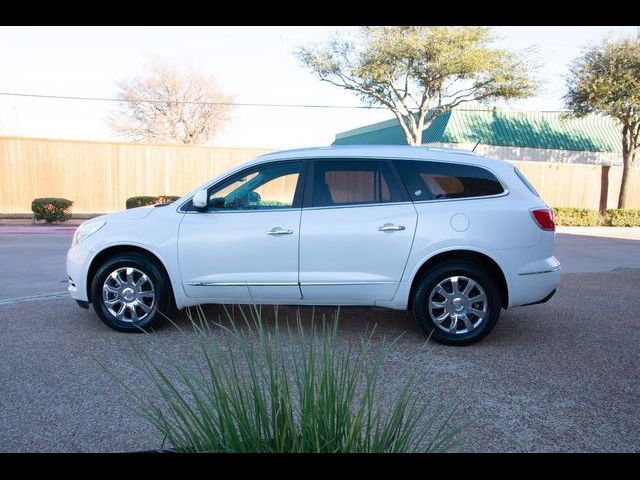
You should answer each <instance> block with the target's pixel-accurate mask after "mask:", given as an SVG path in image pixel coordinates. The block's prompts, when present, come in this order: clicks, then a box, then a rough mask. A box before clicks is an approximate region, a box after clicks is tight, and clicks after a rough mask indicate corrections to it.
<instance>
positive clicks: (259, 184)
mask: <svg viewBox="0 0 640 480" xmlns="http://www.w3.org/2000/svg"><path fill="white" fill-rule="evenodd" d="M301 168H302V166H301V164H300V163H281V164H271V165H266V166H261V167H257V168H256V169H254V170H249V171H246V172H243V173H242V174H241V175H239V176H235V177H233V178H231V179H230V180H227V181H225V182H224V183H223V184H222V185H217V186H215V187H213V188H212V189H211V190H209V210H265V209H277V208H291V207H293V205H294V199H295V195H296V188H297V185H298V179H299V177H300V172H301Z"/></svg>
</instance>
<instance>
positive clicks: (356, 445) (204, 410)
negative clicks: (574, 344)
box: [100, 306, 469, 453]
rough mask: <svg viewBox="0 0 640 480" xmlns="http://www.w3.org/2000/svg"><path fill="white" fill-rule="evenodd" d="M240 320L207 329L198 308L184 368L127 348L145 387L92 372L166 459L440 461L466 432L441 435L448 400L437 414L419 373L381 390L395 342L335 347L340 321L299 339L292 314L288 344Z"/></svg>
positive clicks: (145, 347)
mask: <svg viewBox="0 0 640 480" xmlns="http://www.w3.org/2000/svg"><path fill="white" fill-rule="evenodd" d="M238 308H239V309H240V312H241V313H242V314H243V316H244V319H245V324H244V325H243V328H242V329H240V328H238V327H237V326H236V324H235V323H234V322H233V320H232V321H231V327H230V328H228V327H226V326H225V325H222V324H213V327H212V325H211V324H210V323H208V322H207V320H206V319H204V314H203V313H200V312H202V309H200V308H196V310H197V311H198V312H199V318H198V319H194V317H193V316H190V318H191V321H192V325H193V331H187V330H186V329H180V331H181V332H182V334H183V335H184V337H183V338H184V339H186V341H187V342H188V344H190V343H191V342H193V347H192V348H189V349H188V352H189V353H187V354H186V356H187V357H188V358H184V357H181V358H180V359H178V358H177V357H176V356H174V355H173V354H171V353H170V352H168V351H167V349H166V347H162V346H156V347H154V348H151V347H152V345H153V344H154V343H155V342H157V345H161V344H162V342H161V340H159V339H157V337H153V336H150V337H149V339H148V340H149V341H148V342H132V343H131V346H132V350H133V352H134V355H133V356H132V358H131V361H128V364H129V365H131V366H132V367H133V368H134V369H136V370H137V371H139V372H140V373H141V374H142V376H143V378H144V379H145V380H146V382H139V381H136V382H131V381H130V380H131V379H130V378H128V379H127V380H125V379H124V378H121V377H119V376H118V375H116V374H114V373H112V372H111V371H110V369H109V368H108V367H106V366H105V365H104V364H102V363H100V364H101V366H102V367H103V369H105V371H106V372H107V373H109V375H110V376H111V377H112V378H114V379H115V380H116V381H117V382H118V384H119V385H120V386H121V387H122V388H123V389H124V390H125V392H126V393H127V394H128V396H129V398H130V399H131V401H130V402H128V405H131V406H133V407H134V408H135V409H136V411H138V412H139V413H140V414H141V415H142V416H143V417H144V418H146V419H147V420H148V421H149V422H150V423H151V424H152V425H153V426H154V427H155V428H156V430H158V432H159V434H160V436H161V438H163V439H164V440H163V445H164V441H166V442H167V443H168V445H169V448H170V449H171V450H174V451H178V452H262V453H266V452H268V453H274V452H305V453H312V452H415V451H422V452H442V451H447V450H450V449H451V448H453V446H454V445H456V444H458V442H459V436H460V433H461V432H462V431H463V429H464V428H465V427H466V425H467V424H468V423H469V422H466V423H465V424H458V425H456V426H451V425H450V423H451V418H453V416H454V415H455V410H456V409H455V408H454V407H455V405H456V404H457V397H456V394H455V393H452V392H449V394H448V395H447V396H446V397H445V396H443V399H442V401H439V402H436V401H435V400H434V397H433V396H426V397H425V395H424V394H423V393H420V392H419V388H418V386H419V385H420V384H421V383H423V380H420V379H419V376H418V375H417V374H416V372H419V371H421V370H420V369H421V368H422V367H421V365H422V362H421V361H420V362H419V361H417V360H416V361H415V363H413V362H412V361H411V360H410V359H408V360H407V361H408V362H409V365H410V366H413V368H412V367H409V368H408V369H407V371H405V373H404V374H403V377H402V378H401V379H399V386H398V387H397V388H394V389H385V388H384V387H385V375H388V373H386V374H385V368H387V367H388V365H385V358H386V354H387V352H388V350H389V349H390V348H391V347H393V344H394V342H392V343H391V344H389V343H388V342H384V341H383V342H382V343H381V344H379V345H378V346H374V345H373V341H372V335H369V336H366V337H365V338H362V339H359V340H356V341H352V342H350V343H345V341H344V339H340V341H338V336H337V331H338V330H337V325H338V321H337V320H338V314H336V316H335V317H334V319H333V325H331V322H327V323H325V322H324V319H323V322H322V327H321V328H317V327H316V326H314V324H313V320H312V324H311V326H310V327H307V328H303V327H302V322H301V319H300V314H299V313H298V315H297V329H296V328H295V327H294V328H291V327H289V328H288V329H287V332H286V333H285V332H283V331H282V330H281V329H280V328H279V327H278V321H277V308H276V321H275V326H274V327H272V328H270V329H267V328H266V327H264V326H263V321H262V318H261V310H259V309H258V308H256V307H255V306H252V307H250V308H251V312H252V314H254V316H253V321H252V320H251V319H250V318H249V317H250V316H249V315H246V314H245V313H244V311H243V310H242V307H234V311H237V310H238ZM227 313H228V312H227ZM228 314H229V313H228ZM230 318H231V316H230ZM292 330H293V332H292ZM152 342H154V343H152ZM127 377H129V374H127ZM387 380H388V379H387ZM145 383H147V385H145ZM453 388H454V386H452V389H453ZM154 392H155V393H154ZM161 448H163V447H161Z"/></svg>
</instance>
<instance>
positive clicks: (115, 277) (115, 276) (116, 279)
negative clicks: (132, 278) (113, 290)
mask: <svg viewBox="0 0 640 480" xmlns="http://www.w3.org/2000/svg"><path fill="white" fill-rule="evenodd" d="M119 273H120V270H116V271H115V272H113V273H112V274H111V275H110V276H109V278H111V279H112V280H113V281H114V282H116V287H120V286H122V280H120V276H119Z"/></svg>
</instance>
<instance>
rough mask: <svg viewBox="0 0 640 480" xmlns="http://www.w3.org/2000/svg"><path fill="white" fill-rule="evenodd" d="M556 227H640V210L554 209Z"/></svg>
mask: <svg viewBox="0 0 640 480" xmlns="http://www.w3.org/2000/svg"><path fill="white" fill-rule="evenodd" d="M553 213H554V215H555V220H556V225H563V226H572V227H595V226H598V225H604V226H607V227H640V210H632V209H618V208H612V209H609V210H605V211H604V212H598V211H597V210H591V209H589V208H554V209H553Z"/></svg>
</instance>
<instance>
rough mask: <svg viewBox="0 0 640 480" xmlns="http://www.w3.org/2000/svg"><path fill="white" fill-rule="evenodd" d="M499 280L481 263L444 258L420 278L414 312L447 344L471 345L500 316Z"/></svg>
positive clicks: (426, 326) (418, 320)
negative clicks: (448, 260)
mask: <svg viewBox="0 0 640 480" xmlns="http://www.w3.org/2000/svg"><path fill="white" fill-rule="evenodd" d="M501 308H502V302H501V299H500V289H499V288H498V285H497V283H496V281H495V280H494V279H493V278H492V277H491V275H489V274H488V273H487V272H486V271H485V270H484V269H483V268H482V267H480V266H478V265H476V264H474V263H468V262H453V261H452V262H445V263H441V264H440V265H438V266H436V267H435V268H433V269H432V270H431V271H429V272H428V273H427V274H426V275H424V276H423V277H422V278H421V279H420V280H419V284H418V286H417V288H416V290H415V293H414V298H413V315H414V317H415V319H416V321H417V322H418V324H419V325H420V327H422V329H423V330H424V332H425V333H426V334H427V335H430V336H431V338H433V339H434V340H436V341H437V342H440V343H444V344H447V345H470V344H472V343H475V342H477V341H479V340H480V339H482V338H483V337H485V336H486V335H487V334H489V332H491V330H493V328H494V327H495V325H496V323H497V321H498V318H499V317H500V309H501Z"/></svg>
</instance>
